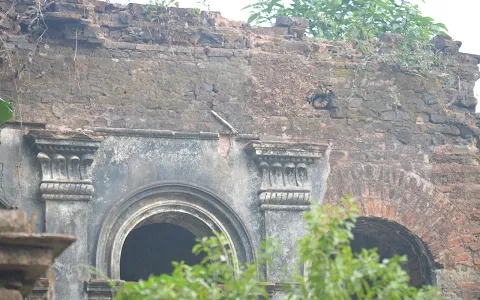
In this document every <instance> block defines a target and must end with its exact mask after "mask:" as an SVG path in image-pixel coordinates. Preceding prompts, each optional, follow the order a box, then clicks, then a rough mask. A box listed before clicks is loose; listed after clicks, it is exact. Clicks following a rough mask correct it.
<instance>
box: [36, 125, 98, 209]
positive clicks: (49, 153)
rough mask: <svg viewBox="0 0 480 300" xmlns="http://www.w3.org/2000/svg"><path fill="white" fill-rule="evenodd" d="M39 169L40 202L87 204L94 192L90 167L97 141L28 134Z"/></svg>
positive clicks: (40, 133)
mask: <svg viewBox="0 0 480 300" xmlns="http://www.w3.org/2000/svg"><path fill="white" fill-rule="evenodd" d="M27 138H28V139H29V140H30V141H31V142H32V144H33V147H34V149H35V150H36V151H37V153H38V154H37V159H38V161H39V163H40V166H41V169H42V183H41V184H40V192H41V195H42V199H43V200H72V201H89V200H91V199H92V194H93V191H94V188H93V185H92V173H91V165H92V163H93V154H94V153H95V151H96V150H97V149H98V147H99V145H100V141H98V140H94V139H91V138H90V137H88V136H85V135H73V136H72V135H71V136H61V137H60V136H54V135H53V134H52V133H50V132H30V133H29V134H28V136H27Z"/></svg>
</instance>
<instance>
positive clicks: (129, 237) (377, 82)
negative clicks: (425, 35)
mask: <svg viewBox="0 0 480 300" xmlns="http://www.w3.org/2000/svg"><path fill="white" fill-rule="evenodd" d="M0 12H1V13H0V49H1V51H0V68H1V69H0V97H2V98H6V97H10V98H11V99H12V100H13V101H14V106H15V112H16V115H15V119H14V120H12V121H11V122H9V123H7V124H5V125H4V126H2V128H0V200H1V205H2V206H4V207H5V208H12V207H17V208H20V209H22V210H24V211H26V212H27V213H28V215H29V217H30V218H33V219H34V220H36V223H35V226H36V231H37V232H47V233H60V234H69V235H74V236H75V237H76V238H77V241H76V242H75V243H74V244H73V245H72V246H71V247H69V248H68V249H67V250H66V251H65V252H64V254H62V255H61V256H60V257H59V258H58V259H57V261H56V263H55V265H54V278H53V279H51V280H43V281H41V282H40V284H39V285H38V286H37V287H36V288H35V289H34V291H33V293H32V294H31V296H29V297H30V299H41V297H42V295H43V294H45V293H46V292H47V291H48V290H50V293H53V294H55V295H56V298H55V299H59V300H66V299H71V300H76V299H82V300H84V299H110V298H111V291H110V288H109V286H108V284H107V283H106V281H105V279H106V278H109V279H112V280H118V281H122V280H123V281H136V280H138V279H139V278H145V277H146V276H148V275H149V274H150V273H151V272H156V273H168V272H170V271H171V269H170V262H171V261H172V260H185V261H187V262H189V263H195V262H196V261H197V260H198V257H195V256H192V255H191V253H190V249H191V246H192V245H193V243H194V239H195V237H201V236H207V235H210V234H211V232H212V230H216V231H219V232H223V233H225V234H226V235H227V237H228V240H229V243H230V246H231V248H232V249H233V250H234V253H235V257H234V258H232V261H234V262H236V261H237V262H240V263H242V262H253V261H255V257H256V253H257V252H258V250H259V245H260V243H261V242H262V241H263V240H264V239H265V238H273V239H276V240H278V241H279V242H280V245H281V251H280V252H279V254H278V255H276V256H275V257H274V258H273V261H272V263H271V264H269V265H268V266H267V267H266V268H265V270H264V272H265V275H266V281H267V282H268V288H269V291H270V293H271V295H272V297H279V296H281V293H282V290H283V288H284V286H283V282H284V281H285V280H288V278H289V275H291V273H292V272H294V270H295V269H297V268H298V267H300V270H301V266H298V263H297V261H296V259H295V242H296V239H297V238H298V237H300V236H302V234H304V228H303V223H302V222H303V221H302V214H303V212H304V211H306V210H308V209H309V208H310V200H312V201H314V202H316V203H319V204H322V203H331V204H336V203H339V200H340V199H341V197H342V196H343V195H344V194H349V195H351V196H353V197H355V198H356V199H357V204H358V205H359V207H360V209H361V217H360V218H359V220H358V222H357V227H356V229H355V231H354V233H355V240H354V241H353V244H352V246H353V248H354V249H355V250H359V249H362V248H374V247H376V248H378V250H379V253H380V255H381V257H391V256H392V255H393V254H404V255H407V256H408V259H409V262H408V264H407V265H405V268H406V269H407V271H408V272H409V274H410V276H411V284H412V285H416V286H419V285H422V284H434V285H437V286H438V287H439V288H440V290H441V291H442V293H443V295H444V296H445V298H446V299H478V297H479V296H480V255H479V249H480V202H479V195H480V166H479V163H480V157H479V153H478V145H477V140H478V135H479V130H478V128H477V125H476V118H475V114H474V111H475V105H476V103H477V101H476V99H475V98H474V97H473V85H474V82H475V80H476V79H477V78H478V69H477V66H476V60H475V59H474V58H472V57H469V56H467V55H463V54H460V53H458V45H457V44H456V43H454V42H453V41H450V40H448V39H440V40H438V43H437V45H436V46H437V48H438V49H437V51H439V52H441V53H443V55H444V56H445V60H444V63H443V65H442V66H441V67H440V66H438V67H437V68H436V69H433V70H427V71H425V72H423V73H421V74H418V73H412V72H409V70H404V69H401V68H398V66H396V65H395V63H394V62H388V61H384V60H382V57H384V56H382V55H384V54H385V53H388V52H389V51H391V49H392V48H393V47H394V46H395V45H394V44H393V43H394V42H395V40H396V39H397V38H398V37H392V36H390V37H388V36H387V37H384V38H383V42H382V43H379V44H378V45H377V50H378V51H377V52H378V53H376V54H377V56H376V57H372V56H371V55H367V54H366V53H362V52H359V51H356V50H355V48H354V45H351V44H346V43H340V42H322V41H318V40H310V39H308V38H305V37H304V36H303V35H304V33H303V31H304V26H305V23H304V21H302V20H295V19H291V18H279V19H278V20H277V26H274V27H271V28H251V27H250V26H248V24H243V23H241V22H233V21H229V20H225V19H223V18H222V17H221V16H220V14H219V13H215V12H199V11H197V10H192V9H169V10H162V9H158V10H157V11H154V12H153V13H152V11H151V7H145V6H141V5H136V4H131V5H128V6H120V5H114V4H110V3H106V2H99V1H94V0H92V1H87V0H84V1H81V0H74V1H53V2H48V3H45V4H41V3H40V4H39V3H37V2H35V1H30V0H24V1H17V2H15V3H12V2H10V1H9V0H0ZM212 111H213V113H212ZM91 269H94V270H96V271H95V272H91V271H90V270H91Z"/></svg>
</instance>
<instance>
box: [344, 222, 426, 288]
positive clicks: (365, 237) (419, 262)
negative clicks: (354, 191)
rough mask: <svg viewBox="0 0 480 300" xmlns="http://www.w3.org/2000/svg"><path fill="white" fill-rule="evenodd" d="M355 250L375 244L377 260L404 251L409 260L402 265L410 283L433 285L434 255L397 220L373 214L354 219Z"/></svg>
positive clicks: (356, 251) (353, 242) (403, 253)
mask: <svg viewBox="0 0 480 300" xmlns="http://www.w3.org/2000/svg"><path fill="white" fill-rule="evenodd" d="M353 235H354V240H353V241H352V250H353V252H354V253H358V252H360V251H361V250H362V249H372V248H377V253H378V254H379V256H380V260H382V259H385V258H391V257H392V256H394V255H395V254H397V255H400V256H401V255H406V256H407V258H408V262H407V263H406V264H404V265H403V268H404V269H405V271H407V273H408V274H409V275H410V285H412V286H415V287H420V286H422V285H426V284H427V285H434V284H435V276H434V265H433V257H432V255H431V253H430V251H429V249H428V247H427V246H426V245H425V243H424V242H423V241H422V240H421V239H420V238H419V237H417V236H416V235H415V234H414V233H412V232H411V231H409V230H408V229H407V228H405V227H403V226H402V225H400V224H397V223H394V222H391V221H388V220H384V219H380V218H374V217H368V218H367V217H361V218H358V219H357V223H356V226H355V229H354V230H353Z"/></svg>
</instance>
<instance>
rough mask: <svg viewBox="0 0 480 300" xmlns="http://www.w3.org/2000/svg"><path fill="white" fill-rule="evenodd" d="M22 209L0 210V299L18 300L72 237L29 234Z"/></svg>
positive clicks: (29, 289)
mask: <svg viewBox="0 0 480 300" xmlns="http://www.w3.org/2000/svg"><path fill="white" fill-rule="evenodd" d="M28 231H29V226H28V224H27V217H26V214H25V212H23V211H18V210H0V299H12V300H17V299H18V300H21V299H23V297H24V296H25V295H27V294H28V293H29V292H30V291H31V290H32V288H33V285H34V283H35V281H36V280H37V279H38V278H39V277H41V276H43V275H44V274H45V272H46V271H47V269H48V268H49V267H50V266H51V265H52V264H53V261H54V259H55V258H56V257H58V256H59V255H60V254H61V253H62V252H63V251H64V250H65V249H66V248H67V247H68V246H70V245H71V244H72V243H73V242H74V241H75V237H73V236H69V235H57V234H32V233H29V232H28Z"/></svg>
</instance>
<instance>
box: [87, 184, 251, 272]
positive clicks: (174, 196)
mask: <svg viewBox="0 0 480 300" xmlns="http://www.w3.org/2000/svg"><path fill="white" fill-rule="evenodd" d="M155 224H157V225H155ZM150 225H152V226H150ZM159 226H164V228H162V229H160V227H159ZM167 227H169V228H170V230H173V231H175V232H176V233H177V234H180V235H182V236H183V237H184V238H185V239H187V240H189V244H183V246H181V248H182V251H184V250H185V251H184V252H182V253H186V252H187V251H188V252H189V253H191V248H192V247H191V246H190V245H192V244H191V243H192V240H194V237H204V236H211V235H212V233H213V232H214V231H215V232H218V233H222V234H224V235H225V237H226V239H227V242H228V248H229V249H230V251H231V253H232V254H231V257H229V260H230V262H231V263H232V264H234V265H235V266H238V263H246V262H250V263H251V262H253V261H254V253H253V248H252V244H251V241H250V237H249V235H248V233H247V231H246V229H245V227H244V225H243V223H242V222H241V221H240V219H239V217H238V216H237V215H236V213H235V212H233V210H232V209H231V208H230V207H229V206H228V205H227V204H226V203H225V202H223V201H222V200H221V199H220V198H219V197H217V196H216V195H214V194H213V193H211V192H210V191H208V190H206V189H203V188H200V187H198V186H195V185H192V184H187V183H184V182H159V183H156V184H154V185H151V186H147V187H143V188H141V189H139V190H137V191H135V192H133V193H132V194H131V195H129V196H128V197H126V198H125V199H123V200H121V201H119V202H118V203H117V204H116V205H115V206H114V207H112V209H111V210H110V212H109V213H108V216H107V217H106V218H105V221H104V224H103V225H102V229H101V232H100V236H99V239H98V245H97V257H96V261H97V268H98V269H99V270H100V271H101V272H102V273H104V274H106V275H107V276H109V277H110V278H112V279H120V278H122V279H124V278H125V279H126V280H130V279H135V278H144V277H145V276H147V277H148V275H146V273H149V272H151V271H152V270H147V269H145V270H143V269H142V270H141V272H138V273H135V272H133V271H132V270H130V271H131V272H129V271H125V272H127V273H129V275H128V276H127V275H125V276H124V274H123V271H121V269H124V268H123V267H121V265H123V266H124V267H125V264H126V265H127V266H128V263H127V262H126V261H127V260H129V259H127V257H130V258H131V259H133V258H132V255H133V256H135V255H139V254H135V252H136V253H138V252H137V251H138V250H139V247H135V246H133V243H132V242H130V241H129V240H130V239H135V238H137V239H139V240H141V239H142V238H143V239H146V236H150V238H152V239H157V240H158V241H154V242H155V243H161V242H160V241H161V240H162V235H161V234H160V230H166V228H167ZM142 228H143V229H142ZM154 228H155V229H156V230H155V229H154ZM149 230H151V231H152V232H149ZM188 233H191V234H192V235H193V236H192V235H189V234H188ZM137 235H138V236H140V237H136V236H137ZM153 236H155V237H153ZM143 243H145V242H143ZM193 243H194V242H193ZM144 246H145V245H144ZM170 246H172V247H171V249H168V251H173V250H175V249H177V250H178V249H179V248H178V247H180V246H178V245H177V246H175V247H173V244H170ZM192 246H193V245H192ZM124 248H125V251H127V252H124V251H123V249H124ZM162 248H163V249H164V250H165V249H167V248H168V247H165V243H163V245H162ZM127 249H129V250H127ZM157 250H159V249H158V248H157ZM128 251H131V252H128ZM152 251H153V250H152ZM129 253H130V254H129ZM124 255H127V256H124ZM173 260H186V259H185V256H184V257H180V258H179V259H173ZM122 262H123V263H122ZM170 262H171V260H170V259H168V262H167V259H165V260H164V261H163V263H165V264H169V265H170ZM192 263H196V261H194V260H193V261H192ZM127 268H128V267H127ZM157 272H160V273H168V270H167V269H157V270H154V273H157ZM127 277H128V278H127Z"/></svg>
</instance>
